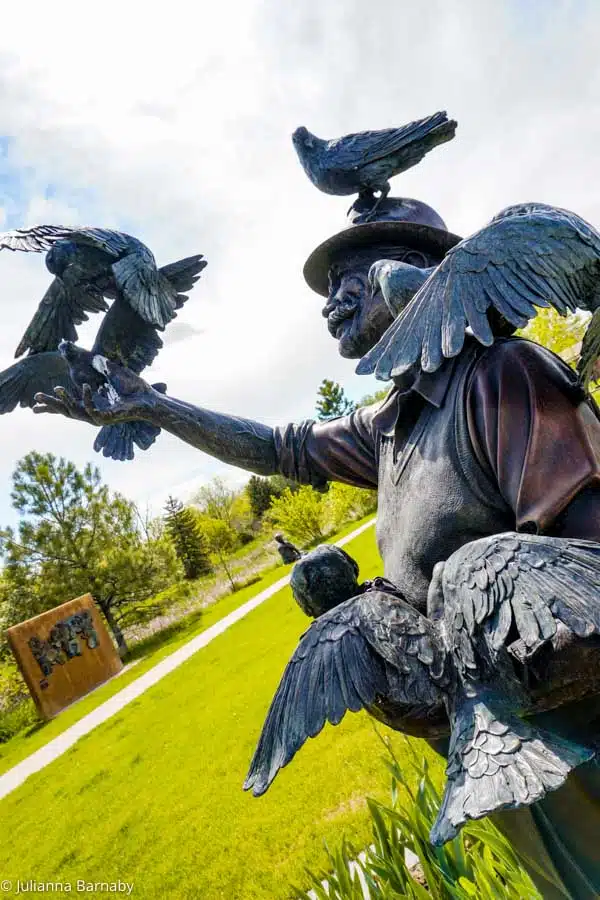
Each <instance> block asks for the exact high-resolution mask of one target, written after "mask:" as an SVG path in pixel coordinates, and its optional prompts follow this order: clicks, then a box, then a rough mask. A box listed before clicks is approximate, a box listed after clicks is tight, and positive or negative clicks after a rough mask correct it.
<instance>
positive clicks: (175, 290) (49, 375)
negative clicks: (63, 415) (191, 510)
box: [0, 254, 206, 460]
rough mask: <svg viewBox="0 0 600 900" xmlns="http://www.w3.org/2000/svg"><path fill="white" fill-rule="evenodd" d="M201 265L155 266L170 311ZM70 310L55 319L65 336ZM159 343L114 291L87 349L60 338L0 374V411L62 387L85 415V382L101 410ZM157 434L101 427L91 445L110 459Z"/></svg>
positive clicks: (144, 426)
mask: <svg viewBox="0 0 600 900" xmlns="http://www.w3.org/2000/svg"><path fill="white" fill-rule="evenodd" d="M205 266H206V261H205V260H204V259H203V257H202V255H201V254H198V255H196V256H190V257H188V258H187V259H181V260H178V261H177V262H175V263H171V264H170V265H167V266H163V267H162V268H161V269H160V270H159V274H160V277H161V279H162V280H164V281H168V283H169V291H170V294H171V295H172V296H173V297H174V303H175V310H178V309H180V308H181V307H182V306H183V304H184V303H185V302H186V300H187V299H188V297H187V294H184V293H182V292H183V291H189V290H191V288H192V287H193V286H194V284H195V282H196V281H197V280H198V278H199V277H200V272H201V271H202V269H204V267H205ZM40 308H41V307H40ZM69 311H72V309H71V308H70V307H68V306H67V307H65V308H63V309H62V310H61V311H60V314H59V316H58V317H57V319H55V322H56V321H62V322H63V323H64V327H65V331H66V332H67V334H68V333H69V327H70V329H71V332H73V331H74V330H75V329H74V327H73V319H72V318H69V316H68V314H67V313H68V312H69ZM38 313H39V311H38ZM174 315H176V312H174ZM34 321H35V320H34ZM162 346H163V342H162V340H161V338H160V336H159V334H158V326H157V325H152V324H150V323H149V322H147V321H145V320H144V319H143V318H142V316H141V315H139V313H138V312H136V311H135V309H134V308H133V306H132V305H131V304H130V303H129V302H128V301H127V300H126V299H125V298H124V296H123V295H122V293H121V291H120V290H118V291H117V292H116V299H115V301H114V303H113V304H112V305H111V307H110V309H109V310H108V312H107V313H106V315H105V316H104V318H103V320H102V324H101V326H100V329H99V331H98V334H97V336H96V340H95V342H94V346H93V348H92V350H91V352H88V351H87V350H82V349H80V348H79V347H76V346H75V345H74V343H73V342H72V341H70V340H64V341H61V343H60V349H58V350H57V349H46V350H43V351H41V352H40V351H35V352H34V351H33V350H32V349H30V352H29V355H28V356H26V357H25V358H24V359H21V360H19V362H17V363H15V364H14V365H12V366H10V368H8V369H5V371H4V372H0V414H3V413H8V412H12V410H14V409H15V407H16V406H17V405H20V406H29V407H31V408H33V407H34V406H36V404H37V402H38V401H37V400H36V395H39V394H45V395H49V396H50V398H52V395H53V392H54V389H55V388H63V389H64V395H63V396H64V397H65V398H67V399H69V400H71V401H72V405H74V407H75V406H77V407H78V408H80V410H79V411H80V413H81V415H80V416H79V417H80V418H84V419H85V418H86V416H85V408H84V406H83V404H82V401H83V400H84V399H85V396H84V392H83V386H84V385H85V384H88V385H89V387H90V390H91V399H92V401H93V404H94V405H95V406H96V407H97V408H98V409H106V408H108V406H111V405H114V403H115V402H118V398H119V397H120V396H121V394H122V393H123V394H127V393H129V392H130V391H131V389H132V379H135V378H136V377H137V376H138V375H139V374H140V372H142V371H143V369H144V368H146V366H150V365H152V363H153V362H154V360H155V358H156V356H157V354H158V352H159V350H160V349H161V347H162ZM153 387H154V389H155V390H158V391H160V392H162V393H164V392H165V391H166V386H165V385H162V384H159V385H154V386H153ZM50 411H52V410H50ZM159 433H160V429H159V428H156V427H155V426H153V425H151V424H149V423H148V422H138V421H133V422H123V423H117V424H114V425H105V426H104V427H103V428H101V429H100V431H99V432H98V436H97V438H96V441H95V443H94V449H95V450H96V451H102V453H103V455H104V456H107V457H111V458H112V459H118V460H125V459H133V455H134V449H133V447H134V444H136V445H137V446H138V447H139V448H140V449H141V450H147V449H148V447H150V446H151V444H153V443H154V441H155V439H156V437H157V435H158V434H159Z"/></svg>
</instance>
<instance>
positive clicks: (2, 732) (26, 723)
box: [0, 699, 41, 744]
mask: <svg viewBox="0 0 600 900" xmlns="http://www.w3.org/2000/svg"><path fill="white" fill-rule="evenodd" d="M38 722H41V719H40V717H39V715H38V712H37V710H36V708H35V705H34V703H33V700H31V699H28V700H24V701H23V702H22V703H19V705H18V706H15V707H14V708H13V709H11V710H9V711H8V712H0V744H5V743H6V742H7V741H10V739H11V738H13V737H15V735H17V734H19V732H20V731H23V730H24V729H25V728H31V727H32V726H33V725H37V723H38Z"/></svg>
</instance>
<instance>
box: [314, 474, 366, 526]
mask: <svg viewBox="0 0 600 900" xmlns="http://www.w3.org/2000/svg"><path fill="white" fill-rule="evenodd" d="M376 509H377V491H368V490H365V489H363V488H356V487H352V486H351V485H349V484H341V483H340V482H333V483H332V484H331V485H330V487H329V491H328V492H327V495H326V496H325V498H324V519H325V521H326V523H327V528H328V530H330V531H339V529H340V528H342V527H343V526H344V525H345V524H346V523H347V522H350V521H352V519H362V517H363V516H366V515H368V514H369V513H371V512H375V510H376Z"/></svg>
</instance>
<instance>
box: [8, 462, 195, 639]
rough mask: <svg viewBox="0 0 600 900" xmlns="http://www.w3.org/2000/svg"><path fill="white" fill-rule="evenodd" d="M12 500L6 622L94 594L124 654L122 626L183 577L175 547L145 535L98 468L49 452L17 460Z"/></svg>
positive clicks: (126, 503) (128, 504)
mask: <svg viewBox="0 0 600 900" xmlns="http://www.w3.org/2000/svg"><path fill="white" fill-rule="evenodd" d="M11 498H12V502H13V507H14V508H15V509H16V510H17V511H18V512H19V513H20V515H21V520H20V522H19V527H18V530H17V533H16V534H15V531H14V530H13V529H12V528H7V529H4V530H3V531H2V532H0V539H1V544H0V546H1V550H2V552H3V555H4V559H5V567H4V572H3V575H4V577H3V579H2V582H1V585H0V604H1V605H2V608H3V609H2V619H3V620H4V621H5V622H6V623H7V624H15V623H16V622H18V621H21V620H22V619H24V618H27V617H29V616H33V615H35V614H37V613H40V612H43V611H44V610H46V609H51V608H52V607H54V606H57V605H59V604H60V603H64V602H65V601H66V600H71V599H72V598H73V597H77V596H80V595H81V594H86V593H88V592H89V593H91V594H92V596H93V598H94V600H95V602H96V603H97V604H98V606H99V608H100V610H101V611H102V613H103V615H104V617H105V619H106V621H107V623H108V625H109V627H110V629H111V631H112V633H113V635H114V638H115V641H116V643H117V646H118V648H119V652H120V653H121V655H124V654H125V653H126V652H127V644H126V642H125V638H124V635H123V625H124V623H125V622H126V621H127V619H131V618H132V617H133V616H135V615H136V614H138V613H139V611H140V604H141V603H142V602H144V601H147V600H148V599H149V598H150V597H152V596H153V595H154V594H155V593H157V592H158V591H159V590H162V589H163V588H164V587H166V586H167V585H169V584H172V583H173V582H174V581H176V580H177V578H178V577H180V576H181V568H180V566H179V563H178V562H177V557H176V556H175V552H174V549H173V546H172V544H171V542H170V541H168V540H166V539H165V538H164V536H160V535H157V536H152V535H150V534H149V533H145V532H144V530H143V528H142V527H141V518H140V516H139V513H138V511H137V509H136V507H135V504H133V503H131V502H130V501H128V500H126V499H125V498H124V497H122V496H121V495H120V494H111V493H110V492H109V490H108V488H107V486H106V485H103V484H102V482H101V479H100V472H99V470H98V469H97V468H95V467H93V466H91V465H89V464H88V465H86V466H85V468H84V469H83V470H82V471H80V470H79V469H77V467H76V466H75V465H74V464H73V463H71V462H68V461H67V460H65V459H63V458H60V459H57V458H56V457H55V456H53V455H52V454H51V453H47V454H41V453H36V452H32V453H29V454H27V456H25V457H23V459H22V460H20V462H19V463H18V465H17V468H16V470H15V472H14V474H13V490H12V494H11Z"/></svg>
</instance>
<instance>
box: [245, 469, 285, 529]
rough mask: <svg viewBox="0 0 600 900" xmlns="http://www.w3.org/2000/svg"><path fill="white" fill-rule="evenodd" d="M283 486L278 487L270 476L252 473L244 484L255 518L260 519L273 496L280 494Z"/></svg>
mask: <svg viewBox="0 0 600 900" xmlns="http://www.w3.org/2000/svg"><path fill="white" fill-rule="evenodd" d="M283 490H284V488H283V487H281V488H278V487H277V485H276V484H275V483H274V482H273V480H272V479H271V478H261V477H260V475H252V476H251V477H250V480H249V482H248V484H247V485H246V494H247V496H248V500H249V501H250V509H251V510H252V515H253V516H254V518H255V519H262V517H263V516H264V514H265V513H266V511H267V510H268V509H269V507H270V506H271V501H272V500H273V498H274V497H279V496H281V493H282V491H283Z"/></svg>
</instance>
